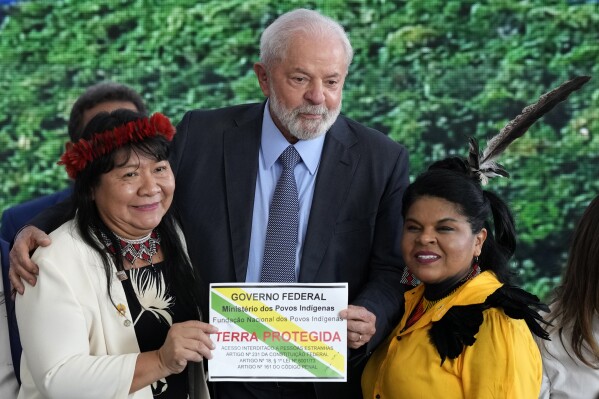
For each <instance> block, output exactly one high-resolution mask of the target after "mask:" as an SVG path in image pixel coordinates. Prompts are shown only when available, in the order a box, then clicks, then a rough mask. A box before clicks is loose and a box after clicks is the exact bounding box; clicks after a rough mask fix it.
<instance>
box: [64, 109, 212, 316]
mask: <svg viewBox="0 0 599 399" xmlns="http://www.w3.org/2000/svg"><path fill="white" fill-rule="evenodd" d="M144 117H145V116H144V115H143V114H141V113H137V112H134V111H130V110H126V109H119V110H115V111H113V112H111V113H107V112H101V113H99V114H98V115H96V116H95V117H94V118H92V120H91V121H90V122H89V123H88V124H87V126H86V127H85V129H84V130H83V133H82V138H84V139H89V138H90V137H91V136H92V135H93V134H95V133H100V132H104V131H107V130H111V129H113V128H115V127H117V126H121V125H124V124H126V123H128V122H132V121H135V120H138V119H140V118H144ZM119 150H124V151H125V155H126V156H125V160H124V161H123V162H122V164H123V165H124V164H126V163H127V162H128V160H129V159H130V157H131V156H144V157H149V158H151V159H155V160H156V161H162V160H167V159H168V156H169V142H168V141H167V140H166V139H165V138H164V137H163V136H162V135H156V136H153V137H147V138H145V139H144V140H143V141H140V142H135V143H128V144H125V145H123V146H121V147H119V148H118V149H115V150H113V151H112V152H109V153H108V154H106V155H103V156H101V157H98V158H96V159H94V160H92V161H91V162H90V163H89V164H88V165H87V166H86V167H85V168H84V169H83V170H82V171H81V172H79V174H78V175H77V178H76V179H75V186H74V192H73V199H74V207H75V210H76V213H75V215H74V219H75V224H76V226H77V228H78V230H79V232H80V234H81V236H82V237H83V240H84V241H85V242H86V243H87V244H88V245H90V246H91V247H92V248H93V249H94V250H95V251H96V252H97V253H98V254H99V255H100V257H101V259H102V263H103V265H104V270H105V273H106V280H107V289H108V295H109V297H110V298H111V300H112V296H111V292H110V285H111V281H112V279H113V278H115V277H114V276H115V269H114V267H115V266H116V270H119V271H120V270H123V259H122V257H121V256H120V254H117V255H116V256H114V255H112V254H111V253H109V252H107V251H106V249H105V247H104V245H103V243H102V239H101V237H100V236H101V233H104V235H106V236H107V237H108V238H109V239H110V240H111V241H112V244H113V246H114V248H119V243H118V241H117V238H116V236H115V235H114V233H113V232H112V231H110V229H108V227H107V226H106V225H105V224H104V222H103V221H102V219H101V218H100V215H99V213H98V210H97V208H96V204H95V202H94V200H93V192H94V189H95V188H96V187H98V185H99V183H100V178H101V175H102V174H105V173H108V172H110V171H111V170H112V169H114V168H115V167H117V166H120V165H117V164H116V161H115V155H116V153H117V151H119ZM171 208H172V207H171ZM156 230H157V231H158V233H159V234H160V237H161V247H162V250H163V253H164V262H165V265H164V266H165V267H164V269H163V270H164V273H165V275H166V276H165V277H166V280H167V281H171V284H172V288H173V291H174V292H175V293H176V296H177V301H178V303H180V304H181V305H182V306H183V312H184V313H185V315H189V317H193V316H196V317H197V316H198V315H199V314H198V312H199V309H201V308H202V302H201V301H202V295H201V293H200V287H202V284H201V279H200V276H199V274H198V271H197V269H196V268H194V267H193V266H192V265H191V262H190V260H189V258H188V257H187V253H186V251H185V250H184V249H183V243H182V241H181V238H180V236H179V233H178V231H179V230H178V228H177V221H176V218H175V215H174V212H173V210H172V209H169V210H168V211H167V212H166V214H165V215H164V217H163V218H162V220H161V221H160V224H159V225H158V226H157V227H156ZM113 263H114V266H113Z"/></svg>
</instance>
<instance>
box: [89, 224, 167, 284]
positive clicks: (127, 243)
mask: <svg viewBox="0 0 599 399" xmlns="http://www.w3.org/2000/svg"><path fill="white" fill-rule="evenodd" d="M112 234H114V236H115V237H116V238H117V242H118V244H119V247H120V248H119V253H120V254H121V256H122V257H123V258H125V259H127V260H128V261H129V263H131V266H132V267H133V264H134V263H135V260H136V259H141V260H144V261H146V262H148V263H149V264H150V265H152V266H153V265H154V263H153V262H152V258H153V257H154V255H156V253H157V252H158V251H159V250H160V234H159V233H158V231H156V230H152V232H151V233H150V234H148V235H147V236H145V237H142V238H139V239H136V240H129V239H127V238H123V237H121V236H119V235H118V234H116V233H114V232H113V233H112ZM100 236H101V237H102V241H103V242H104V245H105V246H106V249H108V251H109V252H110V253H111V254H113V255H116V253H117V250H116V249H115V247H114V245H113V243H112V241H111V240H110V238H108V236H107V235H106V234H104V232H102V231H101V232H100ZM116 276H117V278H118V279H119V280H120V281H123V280H127V274H126V273H125V271H124V270H119V271H117V272H116Z"/></svg>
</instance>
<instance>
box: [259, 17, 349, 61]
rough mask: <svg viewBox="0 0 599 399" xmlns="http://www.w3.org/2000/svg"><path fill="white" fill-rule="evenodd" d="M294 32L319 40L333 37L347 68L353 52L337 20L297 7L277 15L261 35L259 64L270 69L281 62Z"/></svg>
mask: <svg viewBox="0 0 599 399" xmlns="http://www.w3.org/2000/svg"><path fill="white" fill-rule="evenodd" d="M298 33H303V34H306V35H311V36H322V37H330V36H332V35H335V36H337V37H338V38H339V39H340V40H341V42H342V43H343V47H344V49H345V55H346V60H347V67H348V68H349V65H350V64H351V61H352V58H353V56H354V50H353V49H352V46H351V43H350V42H349V38H348V37H347V33H345V30H344V29H343V27H342V26H341V25H340V24H339V23H338V22H337V21H335V20H333V19H331V18H329V17H327V16H324V15H322V14H320V13H319V12H317V11H312V10H307V9H305V8H299V9H297V10H293V11H289V12H287V13H285V14H283V15H281V16H280V17H279V18H277V19H276V20H275V21H274V22H273V23H272V24H270V25H269V26H268V27H267V28H266V29H265V30H264V32H262V36H261V37H260V61H261V62H262V63H263V64H264V65H266V66H267V67H271V66H273V65H274V64H275V63H276V62H277V61H280V60H282V59H283V58H284V57H285V55H286V53H287V50H288V48H289V45H290V43H291V40H292V39H293V37H294V36H295V35H296V34H298Z"/></svg>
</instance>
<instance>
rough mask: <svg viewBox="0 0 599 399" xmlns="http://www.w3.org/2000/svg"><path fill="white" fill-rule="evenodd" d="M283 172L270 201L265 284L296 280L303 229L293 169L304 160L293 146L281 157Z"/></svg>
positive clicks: (265, 247)
mask: <svg viewBox="0 0 599 399" xmlns="http://www.w3.org/2000/svg"><path fill="white" fill-rule="evenodd" d="M279 161H280V162H281V163H282V164H283V173H281V177H279V181H278V182H277V186H276V187H275V193H274V195H273V197H272V202H271V203H270V210H269V213H268V225H267V227H266V243H265V245H264V260H263V261H262V271H261V274H260V281H262V282H265V283H290V282H295V281H296V280H295V252H296V249H297V231H298V228H299V198H298V194H297V184H296V182H295V175H294V174H293V170H294V169H295V165H297V164H298V163H299V162H300V161H301V157H300V155H299V154H298V152H297V150H296V149H295V147H293V146H292V145H290V146H289V147H287V148H286V149H285V151H283V153H282V154H281V156H280V157H279Z"/></svg>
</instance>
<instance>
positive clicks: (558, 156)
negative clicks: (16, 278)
mask: <svg viewBox="0 0 599 399" xmlns="http://www.w3.org/2000/svg"><path fill="white" fill-rule="evenodd" d="M576 3H580V2H576ZM297 7H307V8H312V9H318V10H320V11H321V12H323V13H325V14H327V15H329V16H331V17H333V18H335V19H337V20H339V21H340V22H341V23H342V24H343V25H344V26H345V27H346V29H347V31H348V32H349V35H350V38H351V40H352V43H353V45H354V48H355V53H356V56H355V58H354V62H353V64H352V66H351V68H350V75H349V77H348V80H347V83H346V89H345V97H344V105H343V110H344V113H345V114H346V115H348V116H350V117H352V118H354V119H356V120H358V121H360V122H362V123H364V124H367V125H369V126H372V127H375V128H377V129H379V130H381V131H383V132H386V133H388V134H389V135H390V136H391V137H392V138H393V139H394V140H397V141H400V142H402V143H404V144H405V145H406V146H407V147H408V148H409V149H410V153H411V167H412V174H417V173H419V172H421V171H422V170H423V169H424V168H425V167H426V165H427V164H429V163H430V162H431V161H432V160H436V159H439V158H442V157H444V156H447V155H448V154H465V151H466V150H467V136H471V135H472V136H475V137H477V138H478V139H479V140H480V141H482V142H484V141H485V139H486V138H488V137H490V136H491V135H493V134H494V133H496V132H497V131H498V130H499V129H500V128H501V127H503V125H504V124H505V123H507V121H508V120H510V119H511V118H513V117H514V116H515V115H516V114H517V113H518V112H519V111H520V110H521V109H522V108H523V107H524V106H525V105H527V104H529V103H531V102H533V101H535V100H536V99H537V98H538V97H539V96H540V95H541V94H542V93H544V92H545V91H547V90H549V89H550V88H552V87H554V86H557V85H558V84H559V83H561V82H563V81H565V80H567V79H569V78H570V77H572V76H574V75H582V74H584V75H592V76H594V77H595V78H594V79H593V80H591V82H589V83H588V84H587V85H586V86H585V87H584V88H583V90H582V91H580V92H577V93H575V94H574V95H572V96H571V98H570V99H569V100H568V102H567V103H566V104H563V105H561V106H560V107H558V108H557V109H555V110H554V111H553V112H552V113H551V114H550V115H549V116H547V117H545V118H544V119H543V120H542V121H540V122H539V123H537V124H536V125H535V126H533V128H531V129H530V131H529V133H527V135H526V136H525V137H524V138H523V139H521V140H519V141H518V142H516V143H515V144H514V145H513V146H512V147H511V148H510V149H509V150H508V152H507V154H506V156H505V157H504V158H503V159H502V161H503V163H504V164H505V165H506V166H507V168H508V170H509V171H510V172H511V174H512V178H511V179H509V180H506V181H501V182H493V183H492V188H493V189H495V191H498V192H499V193H500V195H502V196H503V197H504V198H505V199H507V200H508V201H509V202H510V203H511V205H512V207H513V209H514V211H515V213H516V216H517V227H518V231H519V236H520V241H519V249H518V253H517V258H516V261H515V267H516V269H517V270H518V271H519V272H520V273H521V275H522V277H523V281H524V282H525V284H526V285H527V286H528V288H530V289H533V290H534V291H535V292H537V293H539V294H540V295H545V294H546V293H547V292H549V290H550V289H551V288H552V287H553V285H554V284H555V282H556V281H557V276H558V275H559V273H560V268H561V266H562V265H563V261H564V258H565V256H566V249H567V244H568V238H569V235H570V233H571V230H572V228H573V226H574V223H575V222H576V220H577V218H578V217H579V215H580V214H581V212H582V210H583V209H584V207H585V206H586V205H587V204H588V202H589V201H590V199H591V198H593V197H594V196H595V195H596V194H597V193H598V192H599V183H598V182H597V180H596V179H595V176H596V172H597V166H598V165H599V159H598V158H599V155H598V154H599V152H598V149H599V137H598V135H597V133H598V132H599V111H598V110H599V74H598V72H599V63H598V62H597V60H599V40H598V36H597V31H598V30H597V29H598V28H597V27H599V8H598V6H597V4H574V3H568V2H567V1H557V0H528V1H516V0H489V1H465V0H462V1H458V0H403V1H400V0H397V1H385V0H353V1H339V0H330V1H322V2H319V1H308V2H300V1H295V0H286V1H264V0H207V1H197V0H178V1H174V0H162V1H161V0H95V1H74V0H61V1H58V0H57V1H42V0H40V1H24V2H21V3H19V4H18V6H14V7H10V8H6V9H5V13H6V16H5V18H4V20H3V21H2V25H1V26H0V76H1V77H2V79H0V89H1V93H2V95H1V96H0V168H1V172H2V173H1V177H0V179H1V180H0V211H1V210H3V209H5V208H7V207H9V206H11V205H14V204H17V203H20V202H22V201H24V200H27V199H29V198H33V197H37V196H39V195H41V194H47V193H51V192H54V191H56V190H57V189H60V188H62V187H64V186H65V185H66V182H67V178H66V174H65V172H64V171H63V169H61V168H59V167H58V166H57V165H56V164H55V162H56V160H57V159H58V157H59V155H60V153H61V151H62V148H63V143H64V141H66V138H67V135H66V121H67V118H68V113H69V110H70V107H71V105H72V104H73V102H74V101H75V99H76V98H77V96H78V95H79V94H81V93H82V92H83V90H84V89H85V88H86V87H87V86H89V85H91V84H94V83H97V82H98V81H103V80H111V81H117V82H121V83H125V84H128V85H130V86H132V87H134V88H135V89H137V90H138V91H140V92H141V93H142V94H143V96H144V99H145V100H146V102H147V103H148V105H149V108H150V110H152V111H161V112H164V113H165V114H167V115H169V116H170V117H171V118H172V119H173V120H174V121H175V122H176V121H178V120H179V119H180V118H181V117H182V116H183V113H184V112H185V111H186V110H189V109H192V108H197V107H201V108H213V107H221V106H225V105H230V104H238V103H244V102H251V101H262V99H263V97H262V93H261V92H260V90H259V87H258V85H257V83H256V80H255V78H254V76H253V72H252V65H253V63H254V62H255V61H256V60H257V57H258V42H259V37H260V32H261V31H262V30H263V29H264V27H265V26H267V25H268V23H270V22H271V21H272V20H273V19H274V18H275V17H276V16H278V15H279V14H281V13H283V12H285V11H288V10H290V9H293V8H297Z"/></svg>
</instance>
